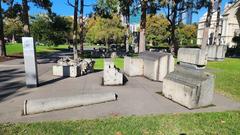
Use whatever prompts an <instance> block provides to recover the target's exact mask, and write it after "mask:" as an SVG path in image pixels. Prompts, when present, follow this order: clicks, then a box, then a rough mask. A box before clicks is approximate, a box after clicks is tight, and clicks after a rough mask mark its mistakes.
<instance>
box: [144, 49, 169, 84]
mask: <svg viewBox="0 0 240 135" xmlns="http://www.w3.org/2000/svg"><path fill="white" fill-rule="evenodd" d="M140 58H142V59H143V63H144V71H143V74H144V76H145V77H147V78H149V79H151V80H154V81H163V78H164V77H165V76H166V75H167V74H168V73H170V72H172V71H174V59H173V56H172V54H170V53H159V52H143V53H140Z"/></svg>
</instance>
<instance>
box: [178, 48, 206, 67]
mask: <svg viewBox="0 0 240 135" xmlns="http://www.w3.org/2000/svg"><path fill="white" fill-rule="evenodd" d="M177 59H178V62H180V63H187V64H192V65H197V66H199V67H201V66H205V65H207V53H206V51H203V50H201V49H198V48H179V50H178V58H177Z"/></svg>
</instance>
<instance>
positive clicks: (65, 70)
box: [53, 65, 70, 77]
mask: <svg viewBox="0 0 240 135" xmlns="http://www.w3.org/2000/svg"><path fill="white" fill-rule="evenodd" d="M69 73H70V67H69V66H60V65H54V66H53V75H55V76H62V77H69V75H70V74H69Z"/></svg>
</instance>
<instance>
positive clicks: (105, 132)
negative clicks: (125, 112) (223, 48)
mask: <svg viewBox="0 0 240 135" xmlns="http://www.w3.org/2000/svg"><path fill="white" fill-rule="evenodd" d="M1 133H2V134H3V135H4V134H11V135H12V134H18V135H26V134H27V135H53V134H62V135H63V134H66V135H70V134H71V135H72V134H73V135H74V134H84V135H85V134H89V135H90V134H91V135H142V134H145V135H149V134H151V135H156V134H159V135H163V134H169V135H179V134H202V135H205V134H216V135H217V134H219V135H231V134H232V135H237V134H240V112H216V113H195V114H169V115H159V116H144V117H138V116H130V117H112V118H107V119H96V120H81V121H62V122H40V123H19V124H0V134H1Z"/></svg>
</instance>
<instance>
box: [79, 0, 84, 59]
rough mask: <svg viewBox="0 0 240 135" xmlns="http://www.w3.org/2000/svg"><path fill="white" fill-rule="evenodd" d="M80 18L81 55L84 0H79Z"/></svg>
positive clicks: (81, 48)
mask: <svg viewBox="0 0 240 135" xmlns="http://www.w3.org/2000/svg"><path fill="white" fill-rule="evenodd" d="M80 1H81V2H80V18H79V19H80V20H79V23H80V54H81V56H83V52H84V50H83V43H84V35H83V32H84V22H83V8H84V0H80Z"/></svg>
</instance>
